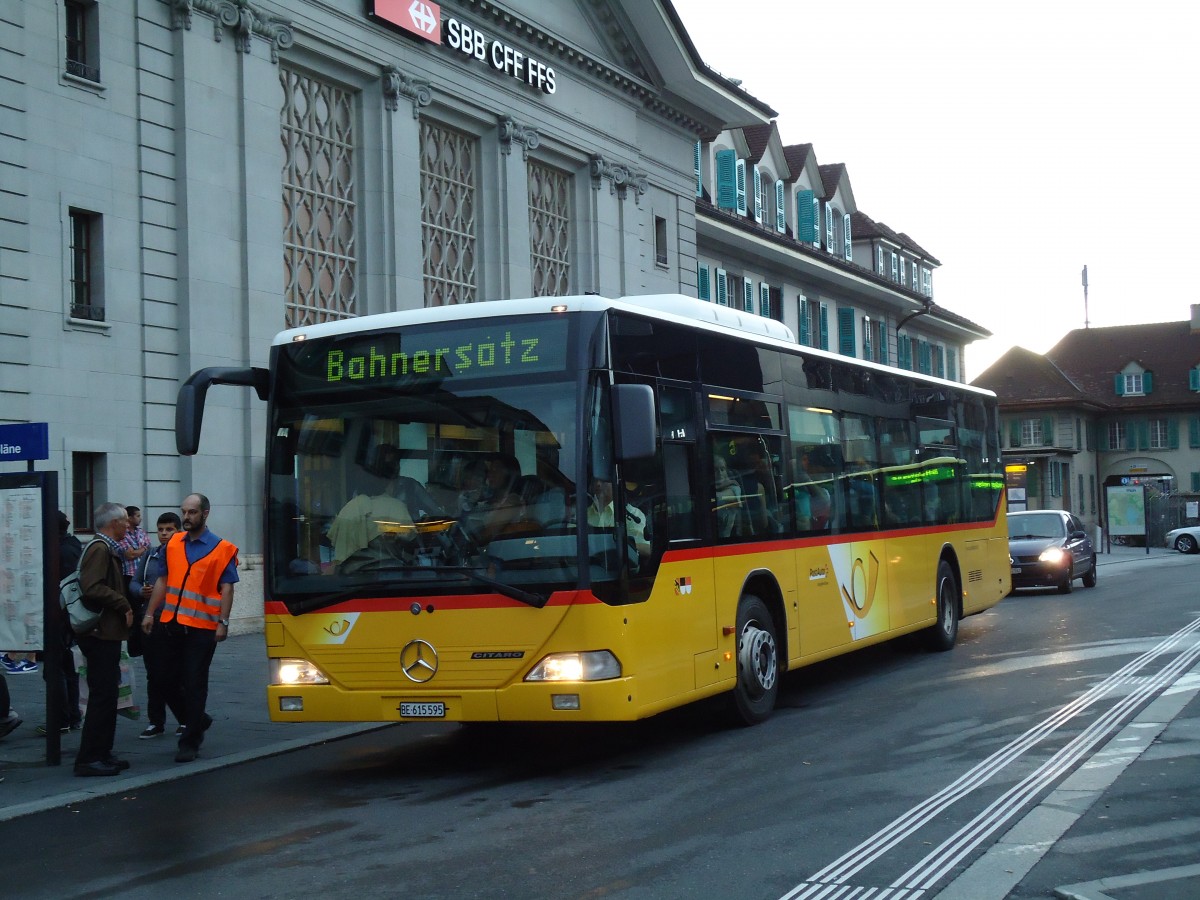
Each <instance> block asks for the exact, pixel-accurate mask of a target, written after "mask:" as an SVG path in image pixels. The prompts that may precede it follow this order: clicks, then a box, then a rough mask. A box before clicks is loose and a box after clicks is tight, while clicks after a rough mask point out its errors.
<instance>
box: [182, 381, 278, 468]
mask: <svg viewBox="0 0 1200 900" xmlns="http://www.w3.org/2000/svg"><path fill="white" fill-rule="evenodd" d="M214 384H236V385H242V386H244V387H252V388H254V392H255V393H256V394H258V399H260V400H266V399H267V396H268V393H269V385H270V380H269V378H268V377H267V370H266V369H259V368H247V369H230V368H221V367H210V368H207V369H201V370H200V371H198V372H193V373H192V376H191V377H190V378H189V379H188V380H187V381H185V382H184V383H183V385H182V386H181V387H180V388H179V396H178V397H177V398H176V399H175V449H176V450H178V451H179V453H180V454H181V455H182V456H195V455H196V451H197V450H199V449H200V423H201V422H202V421H203V420H204V398H205V397H206V396H207V394H208V388H209V386H210V385H214Z"/></svg>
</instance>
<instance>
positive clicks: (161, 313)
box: [0, 0, 988, 559]
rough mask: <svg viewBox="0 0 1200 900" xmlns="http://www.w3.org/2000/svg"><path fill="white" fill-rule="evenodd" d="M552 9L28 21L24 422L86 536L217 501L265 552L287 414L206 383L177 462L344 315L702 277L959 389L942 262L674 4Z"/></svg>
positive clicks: (218, 410) (12, 251)
mask: <svg viewBox="0 0 1200 900" xmlns="http://www.w3.org/2000/svg"><path fill="white" fill-rule="evenodd" d="M548 12H549V10H548V4H546V3H543V2H535V0H508V2H505V3H503V4H501V3H493V2H488V0H454V2H445V3H441V4H437V3H433V2H428V0H415V2H414V0H305V2H300V0H125V2H121V3H108V2H97V0H26V2H20V3H16V4H11V3H10V4H6V5H5V7H4V9H3V11H2V12H0V35H2V37H0V45H2V46H3V47H4V48H6V50H8V51H9V52H6V53H4V54H0V75H2V76H3V79H4V84H5V90H4V94H3V99H2V100H0V123H2V127H0V172H2V173H3V178H2V179H0V422H13V423H16V422H48V423H49V431H50V459H49V461H48V463H46V464H45V466H46V467H48V468H50V469H52V470H57V471H58V472H59V475H60V478H59V484H60V492H61V497H60V505H61V506H62V508H63V509H64V510H66V511H67V512H68V514H69V515H70V516H71V518H72V519H73V521H74V524H75V528H76V529H77V530H80V531H87V530H90V527H91V521H90V520H91V512H92V510H93V509H94V508H95V507H96V506H97V505H98V504H99V503H101V502H104V501H107V500H115V501H118V502H122V503H126V504H136V505H138V506H141V507H142V508H143V509H144V510H146V513H147V524H148V525H151V526H152V525H153V520H154V517H155V516H156V515H157V514H158V513H159V512H160V511H162V510H165V509H174V508H176V507H177V506H178V503H179V501H180V499H181V498H182V496H183V495H184V494H186V493H188V492H189V491H193V490H198V491H201V492H203V493H205V494H207V495H208V496H209V497H210V498H211V500H212V503H213V506H214V515H213V519H212V524H213V527H214V530H216V531H218V532H219V533H220V534H221V535H222V536H224V537H227V538H229V539H230V540H233V541H234V542H235V543H237V544H238V545H239V546H240V547H242V548H243V551H244V554H245V555H244V559H245V558H252V557H253V555H254V554H256V553H258V552H260V551H261V537H260V522H261V503H260V500H259V498H260V497H261V495H262V479H263V464H262V459H261V458H262V450H263V446H264V435H263V429H264V427H265V409H264V407H263V405H262V404H261V402H260V401H258V400H257V398H256V397H254V395H253V393H252V392H250V391H245V390H242V389H231V388H224V389H220V390H216V391H213V392H212V393H211V394H210V395H209V398H208V406H207V416H206V421H205V430H204V434H203V437H202V439H201V444H200V453H199V454H198V455H197V456H194V457H181V456H179V455H178V454H177V452H176V448H175V441H174V430H173V429H174V403H175V397H176V393H177V391H178V388H179V385H180V383H181V382H182V381H183V379H185V378H186V377H187V376H188V375H189V374H190V373H191V372H193V371H195V370H197V369H200V368H203V367H207V366H233V367H242V366H246V365H265V364H266V362H267V356H268V348H269V346H270V342H271V340H272V338H273V337H274V335H275V334H276V333H278V332H279V331H280V330H281V329H283V328H285V327H292V326H297V325H304V324H309V323H315V322H322V321H329V320H331V319H339V318H345V317H352V316H360V315H365V314H371V313H378V312H385V311H390V310H397V309H407V308H416V307H422V306H436V305H450V304H457V303H470V302H475V301H478V300H486V299H494V298H505V297H519V296H540V295H564V294H581V293H585V292H588V291H594V292H597V293H599V294H602V295H605V296H612V297H616V296H627V295H637V294H661V293H672V292H679V293H683V294H687V295H691V296H700V297H703V298H705V299H709V300H711V301H713V302H724V303H727V304H729V305H737V306H738V307H739V308H740V310H741V311H742V312H744V313H746V314H747V315H766V316H769V317H771V318H776V319H779V320H780V321H783V322H784V323H785V324H787V325H788V326H789V327H791V328H792V330H793V332H794V333H795V334H796V335H797V337H798V339H800V340H801V341H802V342H803V343H807V344H809V345H812V346H826V347H832V348H833V349H836V350H840V351H841V352H843V353H846V354H847V355H854V356H859V357H863V356H865V357H867V358H871V359H875V360H877V361H880V362H884V363H886V364H890V365H899V366H902V367H904V368H910V369H917V370H921V371H927V372H932V373H934V374H944V375H947V376H948V377H951V378H959V379H960V380H961V366H962V358H963V349H964V347H965V346H966V344H968V343H969V342H970V341H972V340H975V339H978V338H981V337H986V336H988V332H987V331H986V330H984V329H982V328H981V327H979V326H977V325H975V324H973V323H971V322H969V321H968V320H966V319H963V318H962V317H960V316H956V315H955V314H953V313H951V312H949V310H947V309H945V308H943V307H941V306H939V305H938V304H937V303H935V302H934V301H933V291H932V282H931V280H930V278H931V273H932V270H933V269H934V268H936V265H937V260H936V258H934V257H933V256H932V255H931V254H930V253H928V252H926V251H924V250H923V249H922V248H920V246H919V245H917V244H916V242H914V241H912V240H911V239H910V238H908V237H906V236H905V235H904V234H903V232H898V231H893V230H892V229H890V228H888V227H887V226H885V225H883V224H882V223H877V222H874V221H873V220H871V219H870V218H869V217H867V216H866V215H865V214H864V213H861V212H860V211H859V210H858V207H857V205H856V203H855V202H854V198H853V194H852V192H851V190H850V186H849V179H848V175H847V174H846V170H845V167H844V166H838V165H832V166H822V165H818V164H817V162H816V156H815V153H814V152H813V150H812V148H811V146H808V145H789V146H785V145H784V144H783V143H782V141H781V139H780V138H779V135H778V130H777V125H776V124H775V122H774V121H773V120H774V118H775V112H774V110H772V109H771V108H770V107H769V106H768V105H767V104H766V103H764V102H763V101H761V100H759V99H756V98H755V97H753V96H751V95H750V94H748V93H747V92H746V91H744V90H743V89H742V88H741V87H740V86H739V85H738V84H737V83H736V82H734V81H731V80H729V79H726V78H724V77H722V76H721V75H720V74H718V73H717V72H715V71H713V70H712V69H711V68H710V67H708V66H707V65H706V64H705V63H704V61H703V60H702V59H700V58H699V55H698V54H697V52H696V49H695V47H694V45H693V44H692V42H691V40H690V38H689V37H688V35H687V33H686V31H685V29H684V27H683V24H682V22H681V21H680V19H679V16H678V14H677V13H676V11H675V10H674V8H673V7H672V5H671V4H670V3H669V2H666V0H578V2H559V3H555V4H553V5H552V12H553V15H548ZM800 125H801V123H796V126H797V127H800ZM729 151H733V153H732V154H730V152H729ZM730 165H732V177H733V179H734V182H733V184H734V192H733V195H732V197H730V195H729V193H728V190H727V185H728V183H729V180H728V179H729V175H730V170H729V167H730ZM739 173H741V176H742V177H743V178H744V177H745V176H746V174H747V173H749V174H750V178H751V180H750V182H749V184H750V193H749V195H748V196H749V203H748V204H747V194H746V191H745V188H746V182H745V181H743V182H742V184H741V189H742V193H741V195H740V200H739V194H738V181H737V179H738V177H739ZM806 202H807V203H808V204H811V207H806V206H805V203H806ZM6 465H12V464H6Z"/></svg>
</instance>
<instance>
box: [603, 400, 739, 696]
mask: <svg viewBox="0 0 1200 900" xmlns="http://www.w3.org/2000/svg"><path fill="white" fill-rule="evenodd" d="M655 388H656V401H657V402H656V406H657V410H658V415H659V435H660V441H659V444H658V449H657V452H656V453H655V455H654V456H653V457H649V458H645V459H633V460H626V461H624V462H623V463H621V464H620V471H619V477H618V479H617V490H616V493H617V494H618V496H617V498H616V503H615V504H614V505H615V506H618V507H623V509H624V513H623V515H624V520H625V525H626V531H627V535H626V541H627V543H628V542H630V540H631V539H632V545H633V547H634V548H635V550H636V555H635V554H634V553H633V552H631V553H630V554H629V556H630V569H629V582H628V583H629V587H628V598H627V599H628V605H627V606H625V607H624V608H623V612H624V614H625V617H626V619H627V620H628V622H629V630H628V634H629V640H630V641H631V642H632V650H633V652H634V653H635V654H636V659H633V660H630V663H631V666H632V668H633V669H634V670H635V671H636V672H637V674H638V695H639V701H640V702H641V703H642V704H655V703H656V702H658V701H660V700H663V699H666V698H669V697H677V696H679V695H680V694H682V693H687V692H690V691H692V690H695V689H696V688H697V687H698V686H702V685H703V684H707V683H710V682H711V681H712V680H713V679H714V678H715V675H714V673H713V671H712V669H713V665H712V661H711V659H710V657H711V656H712V655H713V654H715V652H716V646H717V637H716V635H717V626H716V613H715V607H714V599H713V596H714V594H713V588H712V578H713V566H712V559H711V554H709V553H701V552H698V542H699V539H700V536H701V534H700V524H699V523H700V510H699V508H698V505H697V497H698V496H700V487H699V483H698V479H697V472H698V468H697V457H696V453H697V451H696V434H697V424H696V414H695V409H696V404H695V396H694V393H693V391H692V389H691V387H690V386H685V385H680V384H671V383H662V382H656V383H655Z"/></svg>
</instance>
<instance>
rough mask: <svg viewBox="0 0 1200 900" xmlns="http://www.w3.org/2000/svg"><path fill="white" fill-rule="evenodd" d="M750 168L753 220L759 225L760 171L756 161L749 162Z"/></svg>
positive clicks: (761, 194)
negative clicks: (752, 177)
mask: <svg viewBox="0 0 1200 900" xmlns="http://www.w3.org/2000/svg"><path fill="white" fill-rule="evenodd" d="M750 169H751V174H752V175H753V176H754V221H755V222H757V223H758V224H759V225H761V224H762V223H763V183H762V173H761V172H760V171H759V170H758V164H757V163H754V164H751V166H750Z"/></svg>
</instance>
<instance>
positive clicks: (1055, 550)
mask: <svg viewBox="0 0 1200 900" xmlns="http://www.w3.org/2000/svg"><path fill="white" fill-rule="evenodd" d="M1066 558H1067V551H1066V550H1064V549H1063V548H1062V547H1047V548H1046V549H1045V550H1043V551H1042V555H1041V556H1039V557H1038V559H1040V560H1041V561H1042V562H1047V563H1050V564H1051V565H1053V566H1057V565H1059V564H1060V563H1062V562H1063V561H1064V560H1065V559H1066Z"/></svg>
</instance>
